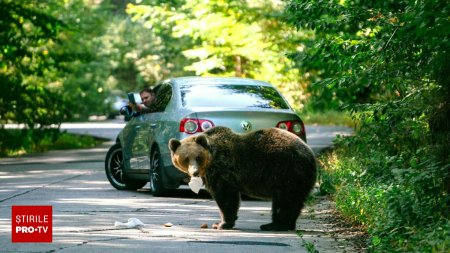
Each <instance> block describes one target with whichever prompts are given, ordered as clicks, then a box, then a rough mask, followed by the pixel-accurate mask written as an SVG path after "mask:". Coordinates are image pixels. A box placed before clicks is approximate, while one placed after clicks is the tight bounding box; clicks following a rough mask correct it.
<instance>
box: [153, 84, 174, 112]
mask: <svg viewBox="0 0 450 253" xmlns="http://www.w3.org/2000/svg"><path fill="white" fill-rule="evenodd" d="M154 90H155V93H156V101H155V103H154V110H155V112H162V111H164V110H165V109H166V106H167V105H168V104H169V102H170V99H171V98H172V86H170V84H161V85H158V86H156V87H155V88H154Z"/></svg>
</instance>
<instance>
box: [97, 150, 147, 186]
mask: <svg viewBox="0 0 450 253" xmlns="http://www.w3.org/2000/svg"><path fill="white" fill-rule="evenodd" d="M105 172H106V177H107V178H108V181H109V182H110V183H111V185H112V186H113V187H114V188H116V189H117V190H136V189H140V188H142V187H143V186H144V185H145V184H146V183H147V182H146V181H143V180H136V179H131V178H129V177H128V176H127V175H126V174H125V173H124V171H123V154H122V147H121V146H120V144H119V143H116V144H114V145H113V146H112V147H111V148H110V149H109V150H108V153H107V154H106V159H105Z"/></svg>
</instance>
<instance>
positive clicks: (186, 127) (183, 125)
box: [180, 118, 214, 134]
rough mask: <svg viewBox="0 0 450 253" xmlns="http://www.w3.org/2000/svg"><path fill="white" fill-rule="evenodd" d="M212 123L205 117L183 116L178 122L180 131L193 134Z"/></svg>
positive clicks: (210, 126) (208, 127)
mask: <svg viewBox="0 0 450 253" xmlns="http://www.w3.org/2000/svg"><path fill="white" fill-rule="evenodd" d="M213 126H214V124H213V123H212V122H211V121H210V120H207V119H194V118H185V119H182V120H181V122H180V132H183V133H187V134H194V133H198V132H203V131H206V130H208V129H210V128H212V127H213Z"/></svg>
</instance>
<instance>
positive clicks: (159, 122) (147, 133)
mask: <svg viewBox="0 0 450 253" xmlns="http://www.w3.org/2000/svg"><path fill="white" fill-rule="evenodd" d="M155 92H156V102H155V103H154V104H153V107H154V111H153V112H151V113H145V114H141V115H139V116H136V117H133V119H132V120H131V121H130V122H129V123H128V124H127V127H128V128H127V129H126V131H124V138H125V139H126V140H127V141H126V142H127V144H128V145H124V150H125V152H124V153H127V154H129V156H128V157H127V158H129V165H130V166H129V168H130V172H131V173H135V174H136V173H141V174H142V173H149V170H150V156H151V147H152V146H153V144H154V143H155V142H156V141H155V139H156V138H157V137H158V135H161V133H162V132H165V131H164V129H165V128H164V125H165V124H164V123H163V122H165V121H166V120H167V119H166V114H165V112H164V110H165V108H166V106H167V104H168V103H169V101H170V99H171V96H172V88H171V86H170V85H168V84H162V85H160V86H157V87H155ZM163 145H166V144H165V143H164V144H163Z"/></svg>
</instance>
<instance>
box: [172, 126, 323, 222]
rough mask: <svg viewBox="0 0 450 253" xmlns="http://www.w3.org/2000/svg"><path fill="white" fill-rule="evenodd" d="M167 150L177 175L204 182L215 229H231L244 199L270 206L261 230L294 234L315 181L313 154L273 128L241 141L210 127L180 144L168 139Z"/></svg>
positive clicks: (293, 137)
mask: <svg viewBox="0 0 450 253" xmlns="http://www.w3.org/2000/svg"><path fill="white" fill-rule="evenodd" d="M169 147H170V149H171V151H172V162H173V164H174V165H175V166H176V167H177V168H178V169H179V170H181V171H183V172H185V173H187V174H190V175H191V176H201V177H202V178H203V180H204V182H205V184H206V188H207V189H208V191H209V192H210V193H211V195H212V196H213V198H214V199H215V201H216V202H217V205H218V206H219V209H220V213H221V217H222V221H221V222H220V223H219V224H217V226H216V228H218V229H231V228H233V226H234V225H235V221H236V220H237V218H238V217H237V212H238V209H239V203H240V194H241V193H243V194H246V195H248V196H251V197H255V198H261V199H271V200H272V223H269V224H266V225H262V226H261V229H262V230H276V231H284V230H293V229H295V224H296V220H297V218H298V216H299V215H300V211H301V209H302V208H303V204H304V202H305V200H306V198H307V197H308V194H309V193H310V191H311V189H312V188H313V186H314V183H315V180H316V160H315V157H314V153H313V152H312V150H311V149H310V148H309V147H308V146H307V145H306V143H304V142H303V141H302V140H301V139H300V138H299V137H297V136H296V135H294V134H292V133H290V132H287V131H285V130H281V129H277V128H269V129H263V130H259V131H255V132H251V133H248V134H243V135H241V134H236V133H233V132H232V131H231V130H230V129H229V128H226V127H214V128H212V129H210V130H208V131H206V132H204V133H203V134H200V135H197V136H192V137H189V138H186V139H184V140H182V141H181V142H180V141H179V140H176V139H171V140H170V142H169ZM189 168H190V169H189Z"/></svg>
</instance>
